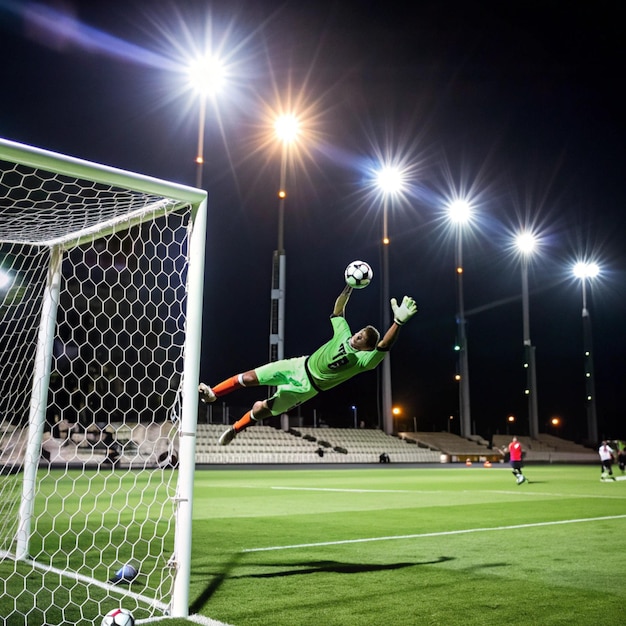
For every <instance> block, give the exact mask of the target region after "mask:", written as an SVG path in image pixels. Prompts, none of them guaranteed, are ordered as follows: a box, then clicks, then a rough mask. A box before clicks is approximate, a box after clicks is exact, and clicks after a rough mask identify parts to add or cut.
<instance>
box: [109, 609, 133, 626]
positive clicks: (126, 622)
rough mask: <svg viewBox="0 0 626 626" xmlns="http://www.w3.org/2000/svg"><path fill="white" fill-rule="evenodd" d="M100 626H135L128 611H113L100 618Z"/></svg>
mask: <svg viewBox="0 0 626 626" xmlns="http://www.w3.org/2000/svg"><path fill="white" fill-rule="evenodd" d="M102 626H135V618H134V617H133V614H132V613H131V612H130V611H129V610H128V609H113V610H112V611H109V612H108V613H107V614H106V615H105V616H104V617H103V618H102Z"/></svg>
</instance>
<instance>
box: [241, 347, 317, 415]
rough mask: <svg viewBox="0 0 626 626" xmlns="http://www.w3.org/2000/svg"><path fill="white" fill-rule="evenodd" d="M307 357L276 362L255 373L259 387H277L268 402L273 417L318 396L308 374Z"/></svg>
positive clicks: (260, 368) (259, 368) (258, 368)
mask: <svg viewBox="0 0 626 626" xmlns="http://www.w3.org/2000/svg"><path fill="white" fill-rule="evenodd" d="M306 359H307V357H305V356H300V357H296V358H294V359H283V360H282V361H274V362H273V363H268V364H267V365H262V366H261V367H257V368H256V369H255V370H254V371H255V373H256V376H257V378H258V379H259V385H266V386H268V387H276V393H274V395H273V396H272V397H271V398H269V399H268V400H267V405H268V406H269V408H270V411H271V412H272V415H281V414H282V413H286V412H287V411H289V410H290V409H293V408H294V407H296V406H298V405H299V404H302V403H303V402H306V401H307V400H310V399H311V398H312V397H313V396H316V395H317V393H318V392H317V391H316V390H315V389H314V388H313V386H312V385H311V381H310V380H309V377H308V376H307V373H306V368H305V366H304V362H305V361H306Z"/></svg>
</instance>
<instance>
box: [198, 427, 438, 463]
mask: <svg viewBox="0 0 626 626" xmlns="http://www.w3.org/2000/svg"><path fill="white" fill-rule="evenodd" d="M224 428H225V427H224V426H223V425H218V424H198V430H197V440H196V462H197V463H199V464H228V463H270V464H271V463H276V464H280V463H378V462H379V461H380V455H381V454H383V453H386V454H387V455H389V459H390V461H392V462H395V463H438V462H439V461H440V459H441V455H440V453H439V452H438V451H435V450H431V449H428V448H422V447H420V446H417V445H415V444H412V443H408V442H407V441H404V440H402V439H399V438H397V437H391V436H388V435H385V434H384V433H383V432H381V431H377V430H356V429H355V430H352V429H346V428H320V429H315V428H304V427H303V428H295V429H291V430H290V431H289V432H286V431H282V430H277V429H275V428H272V427H270V426H263V425H260V424H259V425H256V426H253V427H251V428H248V429H247V430H245V431H244V432H242V433H240V434H239V435H237V437H236V438H235V439H234V440H233V441H232V443H231V444H230V445H228V446H220V445H219V444H218V439H219V437H220V435H221V434H222V432H224Z"/></svg>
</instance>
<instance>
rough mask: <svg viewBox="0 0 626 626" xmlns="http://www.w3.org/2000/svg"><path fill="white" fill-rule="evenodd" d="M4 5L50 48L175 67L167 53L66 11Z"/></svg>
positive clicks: (34, 5)
mask: <svg viewBox="0 0 626 626" xmlns="http://www.w3.org/2000/svg"><path fill="white" fill-rule="evenodd" d="M4 8H6V9H8V10H9V11H10V12H12V13H16V14H18V15H21V16H22V18H23V20H24V28H25V33H26V35H27V36H28V37H29V38H31V39H33V40H35V41H37V42H38V43H41V44H43V45H47V46H48V47H51V48H53V49H56V50H60V51H62V50H66V49H71V48H72V47H75V48H78V49H80V50H84V51H87V52H91V53H99V54H103V55H105V56H108V57H111V58H115V59H120V60H123V61H126V62H131V63H134V64H137V65H144V66H147V67H152V68H158V69H162V70H173V69H175V63H174V62H173V61H172V60H171V59H168V58H167V57H166V56H164V55H162V54H158V53H156V52H153V51H151V50H148V49H146V48H143V47H141V46H138V45H136V44H133V43H130V42H128V41H125V40H124V39H120V38H119V37H115V36H113V35H110V34H108V33H105V32H103V31H101V30H98V29H97V28H93V27H92V26H88V25H87V24H83V23H82V22H81V21H80V20H78V19H77V18H76V17H75V16H74V15H72V14H71V13H69V12H64V11H60V10H58V9H55V8H53V7H49V6H45V5H43V4H40V3H38V2H29V3H27V4H25V5H20V4H19V3H4Z"/></svg>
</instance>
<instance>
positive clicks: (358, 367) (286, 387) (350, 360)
mask: <svg viewBox="0 0 626 626" xmlns="http://www.w3.org/2000/svg"><path fill="white" fill-rule="evenodd" d="M351 294H352V287H349V286H348V285H346V286H345V287H344V289H343V291H342V292H341V293H340V294H339V296H338V298H337V300H336V301H335V307H334V309H333V313H332V315H331V318H330V321H331V324H332V326H333V336H332V339H330V340H329V341H327V342H326V343H325V344H324V345H323V346H321V347H320V348H318V349H317V350H316V351H315V352H313V354H311V355H310V356H301V357H296V358H293V359H283V360H281V361H275V362H273V363H268V364H266V365H262V366H261V367H257V368H256V369H253V370H249V371H247V372H243V373H242V374H237V375H235V376H231V377H230V378H227V379H226V380H224V381H223V382H221V383H219V384H218V385H216V386H215V387H213V388H211V387H209V386H208V385H205V384H204V383H201V384H200V386H199V387H198V391H199V392H200V398H201V400H202V401H203V402H215V400H216V399H217V398H219V397H221V396H224V395H226V394H228V393H231V392H232V391H235V390H236V389H241V388H242V387H257V386H259V385H263V386H268V387H276V392H275V393H274V395H272V397H271V398H267V399H266V400H257V401H256V402H255V403H254V405H253V407H252V409H251V410H250V411H248V412H247V413H246V414H245V415H244V416H243V417H242V418H241V419H240V420H238V421H237V422H235V423H234V424H233V426H231V427H230V428H229V429H228V430H227V431H225V432H224V433H223V434H222V436H221V437H220V439H219V443H220V444H221V445H223V446H226V445H228V444H229V443H230V442H231V441H232V440H233V439H234V438H235V437H236V436H237V433H240V432H241V431H242V430H245V429H246V428H247V427H248V426H250V425H251V424H252V423H253V422H258V421H261V420H264V419H266V418H268V417H271V416H272V415H281V414H282V413H285V412H287V411H289V410H290V409H293V408H294V407H296V406H298V405H300V404H302V403H303V402H306V401H307V400H309V399H310V398H312V397H314V396H316V395H317V394H318V393H319V392H320V391H326V390H328V389H331V388H332V387H336V386H337V385H339V384H340V383H342V382H344V381H346V380H348V379H349V378H352V377H353V376H356V375H357V374H360V373H361V372H365V371H367V370H372V369H374V368H375V367H376V366H377V365H378V364H379V363H380V362H381V361H382V360H383V359H384V358H385V355H386V354H387V352H388V351H389V350H390V348H391V346H393V344H394V343H395V341H396V339H397V338H398V334H399V332H400V327H401V326H402V325H403V324H405V323H406V322H408V321H409V320H410V319H411V318H412V317H413V316H414V315H415V314H416V313H417V305H416V304H415V301H414V300H413V298H410V297H409V296H404V298H403V299H402V302H401V303H400V304H398V303H397V301H396V299H395V298H392V299H391V309H392V311H393V323H392V324H391V326H390V327H389V329H388V330H387V332H386V333H385V335H384V337H383V338H382V339H380V333H379V332H378V331H377V330H376V329H375V328H374V327H373V326H366V327H365V328H362V329H361V330H359V331H357V332H356V333H354V334H352V331H351V330H350V327H349V326H348V322H347V321H346V319H345V310H346V304H347V303H348V300H349V299H350V295H351Z"/></svg>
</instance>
